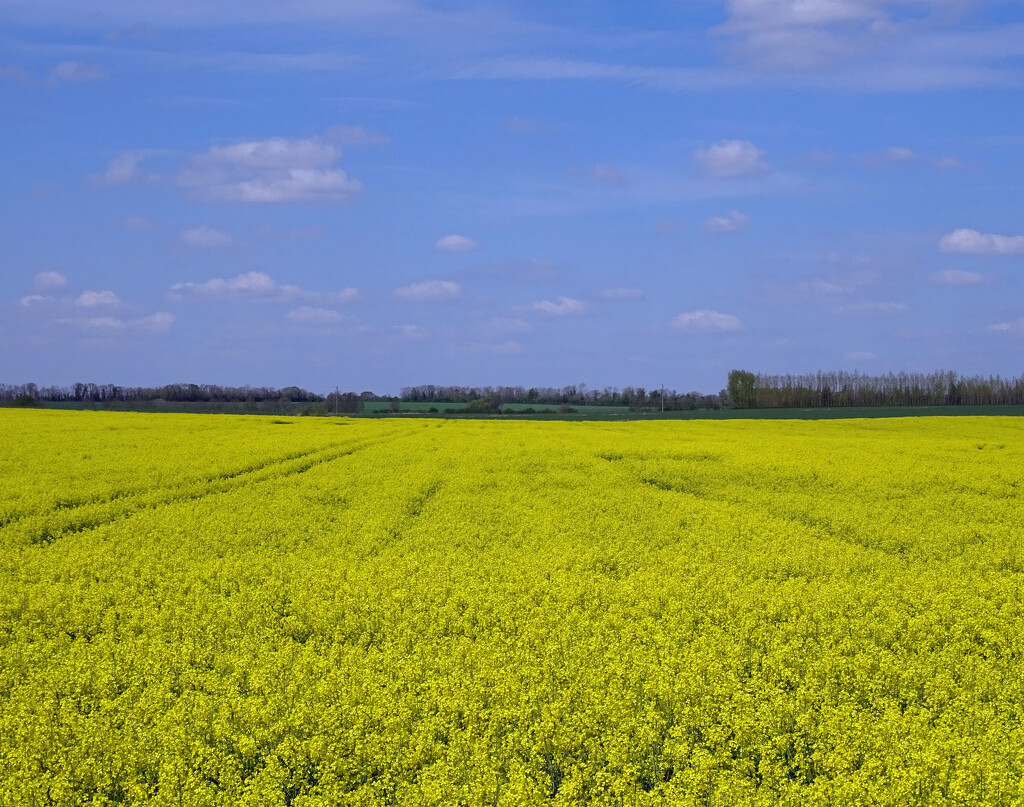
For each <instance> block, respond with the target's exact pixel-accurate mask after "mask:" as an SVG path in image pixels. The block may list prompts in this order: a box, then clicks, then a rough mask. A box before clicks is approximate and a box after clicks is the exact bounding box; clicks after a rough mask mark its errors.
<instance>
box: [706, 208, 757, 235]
mask: <svg viewBox="0 0 1024 807" xmlns="http://www.w3.org/2000/svg"><path fill="white" fill-rule="evenodd" d="M749 225H750V216H748V215H747V214H746V213H740V212H739V211H738V210H733V211H732V212H730V213H729V214H728V215H727V216H712V217H711V218H707V219H704V221H703V223H702V225H701V226H702V227H703V228H704V229H705V230H707V231H708V232H709V233H716V234H719V235H724V234H726V233H735V232H739V231H740V230H745V229H746V228H747V227H748V226H749Z"/></svg>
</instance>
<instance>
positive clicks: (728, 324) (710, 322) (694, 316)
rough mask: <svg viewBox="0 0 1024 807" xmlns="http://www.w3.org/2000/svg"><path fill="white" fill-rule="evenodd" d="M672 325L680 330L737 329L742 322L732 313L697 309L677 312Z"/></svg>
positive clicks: (740, 326)
mask: <svg viewBox="0 0 1024 807" xmlns="http://www.w3.org/2000/svg"><path fill="white" fill-rule="evenodd" d="M672 327H673V328H675V329H676V330H680V331H738V330H741V329H742V328H743V323H742V322H741V321H740V318H739V317H737V316H734V315H732V314H723V313H722V312H721V311H711V310H708V309H699V310H697V311H687V312H685V313H683V314H679V315H678V316H677V317H676V318H675V319H673V320H672Z"/></svg>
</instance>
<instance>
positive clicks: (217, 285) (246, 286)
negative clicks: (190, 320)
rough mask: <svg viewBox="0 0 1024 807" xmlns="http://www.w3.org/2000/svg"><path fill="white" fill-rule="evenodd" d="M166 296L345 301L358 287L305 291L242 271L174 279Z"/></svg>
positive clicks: (349, 299) (266, 275)
mask: <svg viewBox="0 0 1024 807" xmlns="http://www.w3.org/2000/svg"><path fill="white" fill-rule="evenodd" d="M168 296H169V297H170V298H171V299H172V300H177V301H180V300H185V299H189V298H192V299H196V298H204V297H205V298H235V299H250V300H261V301H265V302H283V301H288V300H295V301H298V300H309V301H318V302H332V303H347V302H350V301H352V300H354V299H356V298H357V297H358V296H359V289H355V288H352V287H348V288H343V289H338V290H337V291H327V292H319V291H307V290H305V289H301V288H299V287H298V286H293V285H290V284H287V283H278V282H277V281H276V280H274V278H272V277H271V276H270V275H268V274H267V273H266V272H245V273H243V274H240V275H235V276H234V277H228V278H223V277H214V278H211V279H210V280H206V281H203V282H202V283H193V282H189V283H175V284H174V285H173V286H171V288H170V290H169V293H168Z"/></svg>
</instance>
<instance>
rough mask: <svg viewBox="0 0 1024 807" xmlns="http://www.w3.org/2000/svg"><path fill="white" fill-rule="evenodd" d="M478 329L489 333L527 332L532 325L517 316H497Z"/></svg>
mask: <svg viewBox="0 0 1024 807" xmlns="http://www.w3.org/2000/svg"><path fill="white" fill-rule="evenodd" d="M480 329H481V330H482V331H484V332H485V333H490V334H507V333H528V332H529V331H530V330H531V329H532V326H531V325H530V323H529V322H527V321H526V320H525V319H520V318H519V317H498V318H496V319H492V320H490V321H488V322H485V323H483V324H482V325H481V328H480Z"/></svg>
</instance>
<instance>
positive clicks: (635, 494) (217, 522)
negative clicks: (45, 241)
mask: <svg viewBox="0 0 1024 807" xmlns="http://www.w3.org/2000/svg"><path fill="white" fill-rule="evenodd" d="M1022 425H1024V424H1022V422H1021V421H1020V420H1018V419H1013V418H922V419H917V418H912V419H897V420H847V421H814V422H806V421H676V422H653V423H652V422H645V423H615V424H605V423H563V422H486V421H443V420H399V419H390V420H350V419H331V418H319V419H314V418H276V419H274V418H260V417H243V416H234V417H231V416H195V415H143V414H113V413H97V412H64V413H62V412H49V411H39V412H35V411H14V410H0V805H3V807H8V806H10V807H33V806H34V805H39V806H41V805H86V804H88V805H109V804H131V805H143V804H144V805H154V806H155V805H161V806H164V805H166V807H171V806H172V805H175V806H176V805H187V807H200V805H203V806H205V805H254V806H255V805H294V807H329V806H330V807H333V806H334V805H367V807H369V806H370V805H386V804H394V805H467V806H472V807H475V806H476V805H509V806H512V805H541V804H552V805H577V804H597V805H684V806H686V805H722V807H725V806H726V805H728V806H729V807H732V806H733V805H764V807H768V805H773V806H774V805H836V806H837V807H839V806H840V805H842V806H843V807H846V806H847V805H858V806H859V805H900V806H901V807H904V806H909V805H930V806H935V807H939V806H941V805H965V806H966V805H972V806H973V805H993V806H995V805H998V806H999V807H1006V806H1007V805H1020V804H1024V550H1022V547H1021V537H1022V531H1024V499H1022V494H1024V440H1022V435H1024V429H1022Z"/></svg>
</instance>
